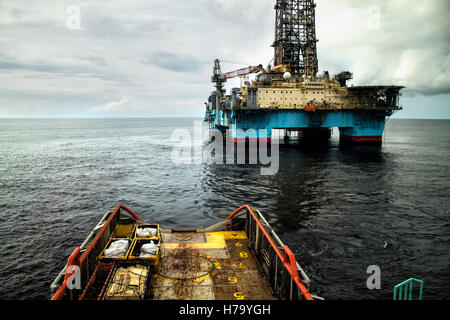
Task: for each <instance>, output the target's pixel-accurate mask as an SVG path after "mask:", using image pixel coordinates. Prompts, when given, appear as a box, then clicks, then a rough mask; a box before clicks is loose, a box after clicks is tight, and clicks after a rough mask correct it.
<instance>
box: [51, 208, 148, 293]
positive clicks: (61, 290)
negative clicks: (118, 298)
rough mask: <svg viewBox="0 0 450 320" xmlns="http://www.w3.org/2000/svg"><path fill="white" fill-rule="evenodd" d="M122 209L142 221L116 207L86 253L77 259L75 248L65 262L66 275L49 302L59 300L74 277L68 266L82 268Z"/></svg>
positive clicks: (78, 252) (77, 251) (73, 271)
mask: <svg viewBox="0 0 450 320" xmlns="http://www.w3.org/2000/svg"><path fill="white" fill-rule="evenodd" d="M121 209H123V210H125V211H127V212H128V213H129V214H130V215H131V216H132V217H133V218H134V219H136V220H139V221H142V220H141V219H140V218H139V217H138V216H137V215H136V214H135V213H134V212H133V211H131V210H130V209H128V208H127V207H125V206H118V207H117V208H116V209H115V210H114V212H113V213H112V214H111V215H110V216H109V218H108V220H107V221H106V222H105V224H104V225H103V227H102V229H101V230H100V232H99V233H98V234H97V235H96V237H95V238H94V240H93V241H92V242H91V244H90V245H89V247H88V248H87V249H86V251H85V252H84V253H83V255H82V256H81V258H79V256H80V252H81V249H80V248H76V249H75V250H74V251H73V253H72V254H71V255H70V257H69V259H68V260H67V265H66V274H65V277H64V282H63V283H62V285H61V286H60V287H59V288H58V290H57V291H56V292H55V294H54V295H53V297H52V298H51V300H60V299H61V298H62V296H63V294H64V291H66V289H67V282H68V279H69V278H70V277H71V276H73V275H74V273H75V271H76V270H70V269H72V268H69V267H70V266H74V265H76V266H78V267H81V266H83V264H84V262H85V261H86V259H87V258H88V256H89V254H90V253H91V252H92V250H93V249H94V248H95V246H96V245H97V243H98V241H99V240H100V238H101V237H102V236H103V234H104V233H105V232H106V230H107V229H108V227H109V225H110V224H111V222H112V221H113V219H114V218H115V216H116V215H117V214H118V213H119V212H120V210H121ZM70 271H71V272H70Z"/></svg>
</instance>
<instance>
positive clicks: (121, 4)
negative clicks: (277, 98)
mask: <svg viewBox="0 0 450 320" xmlns="http://www.w3.org/2000/svg"><path fill="white" fill-rule="evenodd" d="M316 2H317V9H316V20H317V37H318V38H319V43H318V51H319V52H318V53H319V69H320V70H321V71H323V70H329V71H330V73H332V74H334V73H337V72H340V71H343V70H349V71H351V72H353V74H354V79H353V80H352V82H351V83H353V84H355V85H375V84H395V85H404V86H406V87H407V90H405V91H404V96H403V97H402V100H401V102H402V104H403V105H404V106H405V110H404V111H401V112H400V113H398V114H397V115H396V117H402V118H446V119H450V32H449V30H450V1H448V0H392V1H386V0H370V1H361V0H317V1H316ZM274 3H275V0H185V1H167V0H164V1H163V0H140V1H134V0H129V1H123V0H108V1H104V0H102V1H100V0H99V1H77V0H71V1H65V0H58V1H54V0H40V1H35V0H34V1H32V0H29V1H20V0H14V1H13V0H0V117H112V116H113V117H115V116H120V117H126V116H179V117H185V116H194V117H201V116H203V113H204V102H205V101H206V99H207V96H208V95H209V92H210V91H212V88H213V87H212V84H211V82H210V80H211V73H212V66H213V60H214V59H215V58H221V59H223V60H225V61H227V62H223V67H222V69H223V71H231V70H234V69H237V68H240V67H244V66H246V65H249V64H251V65H258V64H263V65H264V66H266V65H267V64H268V63H269V62H270V61H271V59H272V58H273V48H272V47H271V45H272V43H273V40H274V39H273V38H274V20H275V12H274V9H273V6H274ZM77 8H79V10H80V20H79V22H80V23H79V24H78V20H77V17H78V16H77ZM78 27H79V28H78ZM237 63H241V65H239V64H237ZM238 84H239V83H236V81H235V82H234V83H230V84H229V86H228V89H229V88H230V87H231V86H233V85H234V86H236V85H238Z"/></svg>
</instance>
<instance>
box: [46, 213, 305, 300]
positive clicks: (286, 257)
mask: <svg viewBox="0 0 450 320" xmlns="http://www.w3.org/2000/svg"><path fill="white" fill-rule="evenodd" d="M121 209H123V210H125V211H127V212H128V213H129V214H130V215H131V216H132V217H133V218H134V219H136V220H139V221H142V220H141V219H140V218H139V217H138V216H137V215H136V214H135V213H134V212H132V211H131V210H130V209H128V208H127V207H125V206H118V207H117V208H116V209H115V210H114V212H113V213H112V214H111V215H110V216H109V218H108V220H107V221H106V222H105V224H104V225H103V227H102V229H101V230H100V232H99V233H98V234H97V235H96V236H95V238H94V240H93V241H92V242H91V244H90V245H89V247H88V248H87V249H86V251H85V252H84V253H83V255H82V256H81V258H80V252H81V249H80V248H79V247H78V248H76V249H75V250H74V251H73V253H72V254H71V255H70V257H69V259H68V260H67V265H66V273H65V277H64V281H63V283H62V285H61V286H60V287H59V288H58V290H57V291H56V292H55V294H54V295H53V297H52V298H51V300H60V299H61V298H62V296H63V294H64V292H65V291H66V289H67V284H68V280H69V279H70V278H71V277H72V276H73V275H74V274H75V272H76V270H77V269H76V268H75V269H74V268H71V267H72V266H77V267H79V268H81V267H82V266H83V264H84V262H85V261H86V259H87V258H88V256H89V254H90V253H91V252H92V250H93V249H94V248H95V246H96V245H97V243H98V242H99V240H100V239H101V237H102V236H103V235H104V233H105V232H106V230H107V229H108V227H109V225H110V224H111V222H112V221H113V219H114V218H115V216H116V215H117V214H118V213H119V212H120V210H121ZM244 209H246V210H247V211H248V212H249V213H250V214H251V216H252V218H253V220H254V221H255V222H256V223H257V225H258V226H259V228H260V230H261V231H262V232H263V234H264V236H265V238H266V240H267V241H268V242H269V244H270V246H271V247H272V249H273V250H274V251H275V252H276V254H277V256H278V258H279V259H280V261H281V262H282V263H283V265H284V267H285V268H286V270H287V271H288V272H289V274H290V276H291V278H292V279H293V281H294V282H295V284H296V285H297V287H298V289H299V290H300V292H301V294H302V295H303V297H304V298H305V299H306V300H313V298H312V296H311V294H310V293H309V292H308V289H307V288H306V287H305V285H304V284H303V283H302V281H301V280H300V278H299V276H298V271H297V261H296V259H295V255H294V254H293V252H292V251H291V249H289V247H288V246H284V248H283V251H284V252H283V253H282V252H281V251H280V249H279V248H278V246H277V245H276V244H275V242H274V240H273V239H272V237H271V236H270V235H269V233H268V232H267V231H266V229H265V228H264V226H263V224H262V223H261V221H260V219H259V218H258V216H257V215H256V214H255V212H254V211H253V209H252V208H251V207H250V206H249V205H244V206H242V207H240V208H239V209H237V210H236V211H234V212H233V213H232V214H231V215H230V216H229V217H228V218H227V219H226V221H227V220H231V219H233V217H234V216H235V215H236V214H238V213H239V212H241V211H242V210H244ZM79 268H78V270H79Z"/></svg>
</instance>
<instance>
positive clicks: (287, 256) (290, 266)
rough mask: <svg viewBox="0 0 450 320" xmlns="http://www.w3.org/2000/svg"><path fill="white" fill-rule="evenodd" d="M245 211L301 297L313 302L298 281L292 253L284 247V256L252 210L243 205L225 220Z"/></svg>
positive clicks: (295, 261) (295, 262) (306, 290)
mask: <svg viewBox="0 0 450 320" xmlns="http://www.w3.org/2000/svg"><path fill="white" fill-rule="evenodd" d="M244 209H246V210H247V211H248V212H249V213H250V214H251V216H252V218H253V220H255V222H256V224H257V225H258V226H259V228H260V230H261V231H262V232H263V234H264V236H265V237H266V240H267V241H268V242H269V244H270V246H271V247H272V249H273V250H274V251H275V253H276V254H277V256H278V258H279V259H280V260H281V262H282V263H283V264H284V267H285V268H286V270H287V271H288V272H289V274H290V275H291V277H292V279H293V280H294V282H295V284H296V285H297V287H298V289H299V290H300V292H301V293H302V295H303V297H304V298H305V299H306V300H313V298H312V296H311V294H310V293H309V291H308V289H307V288H306V287H305V285H304V284H303V283H302V281H301V280H300V277H299V276H298V271H297V260H296V259H295V255H294V253H293V252H292V251H291V249H289V247H288V246H286V245H285V246H284V248H283V251H284V254H283V253H282V252H281V251H280V249H279V248H278V246H277V245H276V244H275V241H274V240H273V239H272V237H271V236H270V235H269V233H268V232H267V230H266V229H265V228H264V226H263V224H262V223H261V221H260V220H259V218H258V216H257V215H256V214H255V212H254V211H253V209H252V208H251V207H250V206H249V205H244V206H242V207H240V208H239V209H237V210H236V211H234V212H233V213H232V214H231V215H230V216H229V217H228V218H227V219H226V220H231V219H233V217H234V216H235V215H236V214H238V213H239V212H241V211H242V210H244Z"/></svg>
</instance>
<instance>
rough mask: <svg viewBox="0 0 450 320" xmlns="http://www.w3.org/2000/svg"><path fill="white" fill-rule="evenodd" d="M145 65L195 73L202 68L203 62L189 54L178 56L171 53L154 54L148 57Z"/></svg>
mask: <svg viewBox="0 0 450 320" xmlns="http://www.w3.org/2000/svg"><path fill="white" fill-rule="evenodd" d="M146 62H147V63H150V64H153V65H155V66H157V67H159V68H162V69H166V70H169V71H174V72H191V73H195V72H197V71H199V70H201V68H202V67H203V66H205V62H204V61H201V60H200V59H198V58H195V57H193V56H191V55H189V54H178V53H173V52H161V51H159V52H154V53H151V54H150V55H149V58H148V59H147V60H146Z"/></svg>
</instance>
